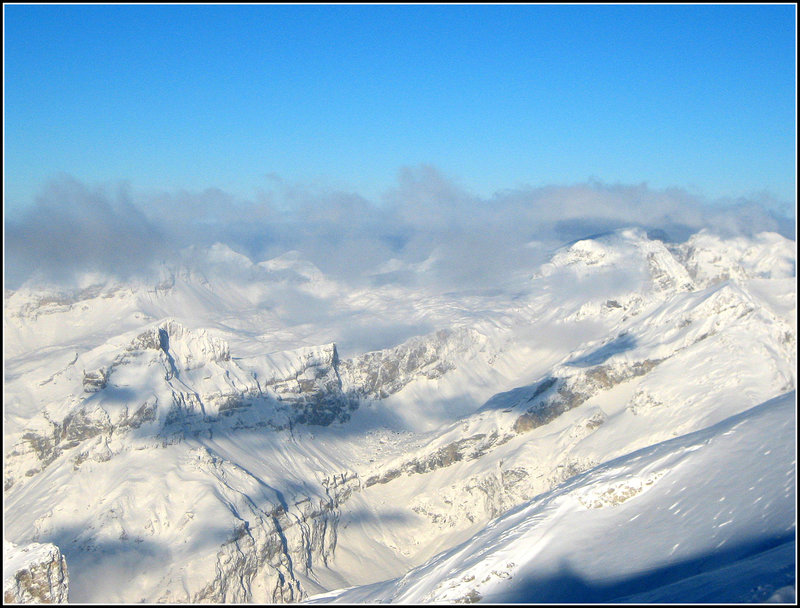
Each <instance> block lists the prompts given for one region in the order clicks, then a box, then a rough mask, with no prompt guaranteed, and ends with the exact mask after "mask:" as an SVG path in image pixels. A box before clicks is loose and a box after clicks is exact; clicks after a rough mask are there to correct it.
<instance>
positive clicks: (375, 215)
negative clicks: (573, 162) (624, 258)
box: [5, 166, 795, 289]
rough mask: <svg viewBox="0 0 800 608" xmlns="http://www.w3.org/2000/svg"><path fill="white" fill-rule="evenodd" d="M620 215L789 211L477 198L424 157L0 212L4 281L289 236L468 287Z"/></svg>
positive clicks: (742, 219)
mask: <svg viewBox="0 0 800 608" xmlns="http://www.w3.org/2000/svg"><path fill="white" fill-rule="evenodd" d="M623 226H641V227H644V228H647V229H661V230H663V231H665V232H666V234H667V235H668V236H669V237H671V238H672V239H675V240H682V239H685V238H686V237H687V236H688V235H689V234H691V233H693V232H696V231H697V230H700V229H702V228H708V229H711V230H714V231H717V232H719V233H722V234H723V235H733V234H752V233H757V232H761V231H765V230H768V231H776V232H779V233H781V234H783V235H784V236H787V237H790V238H794V232H795V228H794V220H793V219H788V218H782V217H780V216H778V215H776V214H775V213H774V212H771V211H768V210H767V207H766V206H765V205H764V201H762V200H740V201H716V202H714V203H708V202H705V201H702V200H699V199H697V198H696V197H693V196H691V195H689V194H688V193H686V192H685V191H682V190H679V189H670V190H654V189H651V188H648V187H647V186H646V185H608V184H603V183H600V182H587V183H584V184H578V185H572V186H548V187H543V188H533V187H531V188H520V189H514V190H504V191H500V192H498V193H496V194H495V195H494V196H493V197H491V198H488V199H483V198H479V197H476V196H474V195H472V194H470V193H469V192H467V191H466V190H464V189H463V188H461V187H459V186H458V185H457V184H455V183H453V182H452V181H451V180H449V179H447V178H446V177H445V176H443V175H442V174H441V173H439V172H438V171H437V170H436V169H435V168H433V167H430V166H420V167H415V168H406V169H403V170H401V171H400V173H399V175H398V179H397V184H396V185H395V186H394V187H393V188H392V189H391V190H389V191H388V192H386V193H385V195H384V196H383V197H382V199H381V200H379V201H371V200H367V199H365V198H364V197H362V196H361V195H359V194H357V193H350V192H340V191H334V190H331V189H327V188H325V187H320V186H316V185H313V184H302V183H286V182H284V181H282V180H280V179H273V180H272V182H271V189H270V190H266V191H264V192H261V193H259V195H258V196H257V197H255V199H254V200H248V201H244V200H237V199H236V198H235V197H233V196H232V195H230V194H228V193H226V192H223V191H222V190H219V189H208V190H204V191H202V192H185V191H181V192H172V193H164V194H159V195H153V194H137V193H135V192H134V191H133V190H132V189H131V188H130V187H128V186H126V185H119V186H117V187H114V188H103V187H94V186H87V185H86V184H83V183H80V182H78V181H77V180H75V179H73V178H69V177H62V178H59V179H57V180H54V181H53V182H51V183H50V184H48V185H47V186H46V187H45V188H44V189H43V191H42V193H41V194H40V196H39V197H38V198H37V200H36V203H35V205H34V206H33V207H31V208H30V209H29V210H28V211H27V212H26V213H25V214H23V215H22V216H21V217H18V218H14V219H8V218H7V219H6V222H5V271H6V287H7V288H14V287H16V286H18V285H19V284H21V283H22V282H23V281H25V280H26V279H28V278H29V277H31V276H37V277H38V278H40V279H44V280H48V281H55V282H60V283H69V282H71V281H73V280H74V279H75V278H76V277H77V276H79V275H80V274H81V273H85V272H99V273H105V274H111V275H113V276H117V277H120V278H125V277H128V276H131V275H147V274H148V273H150V272H153V271H154V270H155V268H156V267H157V266H158V264H159V263H162V262H168V263H169V262H174V261H177V260H178V259H180V255H181V253H180V252H181V251H185V250H186V248H188V247H190V246H195V247H204V246H208V245H211V244H213V243H215V242H222V243H226V244H227V245H229V246H230V247H231V248H233V249H234V250H236V251H239V252H241V253H243V254H245V255H247V256H248V257H250V258H251V259H253V260H254V261H261V260H265V259H270V258H273V257H275V256H278V255H281V254H283V253H285V252H287V251H291V250H297V251H299V252H300V253H301V254H302V255H303V256H304V257H306V258H307V259H309V260H311V261H312V262H313V263H315V264H316V265H317V266H319V267H320V268H321V269H322V270H323V272H325V273H327V274H330V275H332V276H333V277H335V278H338V279H342V280H347V281H352V282H356V283H360V284H369V282H370V281H384V282H386V281H388V282H391V281H393V280H395V281H400V282H402V281H404V280H409V277H416V278H415V279H414V280H419V279H418V276H419V275H418V274H415V273H413V272H410V271H409V269H413V268H418V267H419V266H420V265H424V264H427V265H428V266H427V267H429V268H431V272H429V273H426V276H427V277H428V278H427V280H429V281H434V282H436V284H437V285H438V286H440V287H441V288H442V289H451V288H452V289H459V288H460V289H464V288H467V287H471V286H472V287H475V288H480V287H483V286H489V285H491V284H492V282H494V281H496V280H498V278H500V279H502V276H503V275H504V273H506V272H510V271H514V270H522V269H526V268H531V265H532V264H535V263H537V262H539V261H541V259H542V256H543V255H545V254H546V252H547V251H548V249H550V248H552V247H556V246H558V245H560V244H562V243H564V242H568V241H570V240H574V239H578V238H582V237H585V236H590V235H592V234H597V233H601V232H605V231H608V230H613V229H616V228H620V227H623ZM376 273H378V274H376Z"/></svg>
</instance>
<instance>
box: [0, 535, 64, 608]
mask: <svg viewBox="0 0 800 608" xmlns="http://www.w3.org/2000/svg"><path fill="white" fill-rule="evenodd" d="M68 597H69V575H68V573H67V562H66V560H65V559H64V556H63V555H62V554H61V551H60V550H59V549H58V547H56V546H55V545H53V544H50V543H47V544H40V543H31V544H29V545H26V546H24V547H19V546H17V545H14V544H13V543H9V542H7V541H4V542H3V602H4V603H8V604H57V603H65V602H67V601H68Z"/></svg>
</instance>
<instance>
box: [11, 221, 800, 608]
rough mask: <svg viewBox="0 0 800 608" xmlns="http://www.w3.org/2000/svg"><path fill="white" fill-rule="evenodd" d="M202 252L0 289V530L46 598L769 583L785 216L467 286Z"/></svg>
mask: <svg viewBox="0 0 800 608" xmlns="http://www.w3.org/2000/svg"><path fill="white" fill-rule="evenodd" d="M207 258H208V259H207V260H206V262H205V263H206V266H207V271H206V272H205V273H202V274H201V273H199V271H197V269H196V268H195V270H192V271H188V270H170V271H165V272H166V273H167V274H166V276H165V278H164V280H162V281H160V282H159V283H158V284H157V285H155V286H147V285H137V284H135V283H131V284H127V285H122V284H119V283H113V282H109V283H106V284H98V285H94V286H91V285H90V286H83V288H82V289H80V290H77V291H73V292H64V291H62V292H55V291H52V290H49V291H48V290H45V289H42V288H39V289H34V288H32V287H26V288H23V289H20V290H18V291H17V292H13V293H10V294H6V299H5V316H4V334H5V347H6V353H7V358H6V383H5V402H6V406H5V412H4V414H5V419H4V423H5V424H4V427H5V431H4V433H5V435H4V446H5V447H4V451H5V453H4V483H5V513H4V515H5V522H6V523H5V534H6V537H7V538H8V539H9V540H12V541H14V542H15V543H17V544H18V545H20V546H26V545H28V544H30V543H52V544H53V545H56V546H57V547H59V548H60V550H61V551H62V552H63V555H64V557H65V558H66V563H67V564H68V565H69V572H70V589H69V594H70V600H72V601H79V602H84V601H87V602H106V601H108V602H138V601H146V602H156V601H161V602H199V601H214V602H281V601H283V602H297V601H302V600H304V599H306V598H308V597H309V596H314V601H327V600H336V601H370V602H372V601H401V602H408V601H424V602H428V601H444V602H450V601H464V602H469V601H479V600H484V601H500V602H503V601H510V602H517V601H523V602H525V601H576V602H583V601H607V600H612V599H619V598H627V599H626V601H627V600H628V599H630V601H655V602H658V601H766V600H769V599H773V600H781V599H785V598H787V597H789V596H790V595H791V594H793V591H792V589H793V585H794V576H793V567H794V549H793V547H794V541H793V538H794V526H795V523H794V517H795V511H794V487H795V477H794V471H795V461H794V451H793V448H792V447H791V446H792V445H793V439H792V433H794V429H795V413H794V409H793V406H794V402H795V397H794V395H795V393H794V392H793V391H794V388H795V384H796V375H795V374H796V371H795V369H796V360H797V354H796V333H797V332H796V321H795V317H796V279H795V258H796V252H795V244H794V242H792V241H788V240H786V239H783V238H782V237H780V236H778V235H774V234H762V235H759V236H758V237H756V238H753V239H743V238H738V239H728V240H724V239H720V238H718V237H716V236H714V235H711V234H709V233H700V234H698V235H695V236H694V237H692V238H691V239H689V241H687V242H686V243H683V244H675V245H669V244H665V243H663V242H662V241H659V240H651V239H649V238H647V236H646V235H645V234H644V233H643V232H642V231H639V230H622V231H617V232H615V233H611V234H608V235H605V236H601V237H596V238H593V239H587V240H584V241H578V242H577V243H573V244H571V245H568V246H565V247H563V248H562V249H560V250H558V251H556V252H555V253H554V254H553V256H552V258H551V259H550V261H549V262H548V263H546V264H544V265H543V266H541V267H540V268H538V269H532V273H531V274H528V275H525V276H521V277H519V279H518V281H517V283H515V284H513V285H506V286H505V287H504V290H503V291H500V292H490V293H486V294H484V295H480V294H479V295H476V294H474V293H469V294H462V295H459V294H458V293H447V294H442V293H437V292H432V291H430V290H423V289H421V288H419V289H417V290H414V291H411V290H409V289H408V288H402V287H400V286H398V285H384V286H381V287H377V288H371V289H364V290H361V291H359V290H358V289H352V288H350V287H348V286H346V285H341V284H338V283H337V282H336V281H333V280H332V279H329V278H327V277H325V276H324V275H323V274H322V273H321V272H320V271H319V270H318V269H316V268H315V267H313V265H311V264H310V263H308V262H306V261H304V260H302V258H301V257H299V256H298V255H292V256H282V257H281V258H279V259H277V260H271V261H268V262H263V263H261V264H253V263H251V262H250V261H249V260H247V258H244V257H243V256H240V255H239V254H235V253H234V252H232V251H230V250H229V249H227V248H225V247H224V246H222V245H217V246H215V247H214V248H212V249H211V250H210V251H209V252H208V254H207ZM418 272H426V270H425V268H424V265H423V266H421V267H420V269H418ZM296 307H309V308H310V309H312V310H316V311H319V313H320V314H319V315H318V317H319V320H318V321H315V320H312V318H309V317H307V316H306V317H302V315H301V317H302V318H299V319H298V317H297V310H296ZM323 312H324V314H322V313H323ZM357 326H361V327H365V328H372V327H374V328H378V329H380V328H384V329H385V330H386V331H387V332H388V333H387V335H389V334H391V333H393V332H394V330H392V331H389V330H388V329H386V328H389V327H400V326H402V327H405V328H406V331H408V328H409V327H430V328H432V329H436V328H439V329H438V330H435V331H430V332H429V333H424V334H423V335H419V336H417V337H413V338H411V339H409V340H407V341H405V342H402V343H400V344H398V345H396V346H389V347H388V348H384V349H382V350H377V351H371V352H366V353H364V352H360V353H359V352H357V353H355V354H352V355H349V356H346V357H343V356H341V355H340V353H339V349H337V347H336V346H335V345H334V344H332V343H331V341H330V340H331V339H334V340H335V339H337V338H336V336H337V335H339V333H345V334H346V333H347V332H348V331H351V330H352V329H353V328H354V327H357ZM287 347H288V348H287ZM781 395H782V397H781ZM770 399H772V401H769V400H770ZM767 402H768V403H767ZM762 404H763V405H762ZM7 562H8V559H7V558H6V559H4V563H7ZM790 571H791V574H790ZM4 572H5V570H4ZM730 576H735V577H736V579H737V580H739V581H740V584H738V585H727V586H725V585H722V584H721V581H723V580H725V578H726V577H730ZM4 579H6V581H8V580H9V578H8V576H6V575H5V574H4ZM53 580H55V579H53ZM64 581H66V571H64ZM354 586H355V587H354ZM343 588H351V589H349V590H348V591H345V592H342V591H334V590H337V589H343ZM564 589H568V590H569V592H566V591H563V590H564ZM560 590H561V591H560ZM314 594H317V595H314ZM565 594H566V595H565ZM54 597H55V596H54ZM792 597H793V595H792ZM17 601H25V600H17Z"/></svg>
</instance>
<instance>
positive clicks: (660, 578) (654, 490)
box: [311, 392, 797, 603]
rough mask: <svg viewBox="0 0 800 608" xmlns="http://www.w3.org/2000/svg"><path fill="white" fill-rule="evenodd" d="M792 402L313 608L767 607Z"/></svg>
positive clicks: (780, 561) (557, 495)
mask: <svg viewBox="0 0 800 608" xmlns="http://www.w3.org/2000/svg"><path fill="white" fill-rule="evenodd" d="M795 401H796V394H795V393H794V392H792V393H787V394H785V395H782V396H781V397H777V398H775V399H773V400H771V401H768V402H766V403H764V404H761V405H758V406H756V407H754V408H751V409H749V410H747V411H745V412H743V413H741V414H738V415H736V416H732V417H730V418H727V419H726V420H724V421H722V422H720V423H717V424H716V425H713V426H711V427H708V428H706V429H703V430H701V431H696V432H694V433H690V434H688V435H684V436H681V437H678V438H675V439H671V440H668V441H664V442H661V443H658V444H655V445H653V446H650V447H647V448H643V449H641V450H638V451H636V452H633V453H631V454H628V455H626V456H622V457H620V458H616V459H614V460H611V461H609V462H606V463H605V464H602V465H599V466H597V467H594V468H592V469H590V470H589V471H586V472H585V473H582V474H580V475H577V476H575V477H572V478H571V479H570V480H568V481H566V482H564V483H562V484H560V485H559V486H557V487H556V488H554V489H553V490H550V491H549V492H546V493H544V494H542V495H540V496H537V497H536V498H535V499H534V500H532V501H530V502H527V503H524V504H522V505H520V506H519V507H517V508H515V509H512V510H510V511H509V512H507V513H506V514H504V515H502V516H501V517H499V518H497V519H496V520H493V521H492V522H490V523H489V524H488V525H487V526H486V527H485V528H483V529H482V530H481V531H480V532H479V533H478V534H476V535H475V536H474V537H472V538H471V539H469V540H468V541H467V542H465V543H463V544H461V545H459V546H457V547H455V548H453V549H451V550H449V551H446V552H444V553H442V554H441V555H438V556H436V557H435V558H434V559H432V560H430V561H429V562H427V563H426V564H424V565H422V566H420V567H418V568H415V569H414V570H412V571H411V572H409V573H408V574H406V575H405V576H403V577H402V578H399V579H395V580H391V581H386V582H383V583H376V584H372V585H367V586H365V587H356V588H353V589H349V590H344V591H337V592H333V593H329V594H324V595H320V596H317V597H315V598H312V600H311V601H312V602H317V601H319V602H322V601H328V600H335V601H337V602H370V603H385V602H400V603H434V602H439V603H441V602H450V603H453V602H458V603H463V602H475V601H487V602H497V603H507V602H533V603H537V602H605V601H647V602H655V603H658V602H684V603H685V602H700V601H715V602H761V601H765V600H767V599H769V598H770V597H772V596H773V594H775V592H776V591H778V590H783V589H784V588H785V587H787V586H789V585H793V583H794V569H795V568H794V554H795V546H796V543H795V535H796V511H795V503H796V470H797V467H796V465H797V463H796V457H797V454H796V450H795V438H796V432H797V429H796V418H795ZM789 600H790V601H792V600H791V598H789Z"/></svg>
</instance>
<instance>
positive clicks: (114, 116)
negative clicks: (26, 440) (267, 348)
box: [3, 4, 796, 277]
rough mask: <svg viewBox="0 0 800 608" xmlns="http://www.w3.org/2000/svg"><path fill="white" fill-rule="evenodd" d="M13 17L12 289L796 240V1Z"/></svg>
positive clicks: (29, 8) (7, 218) (166, 10)
mask: <svg viewBox="0 0 800 608" xmlns="http://www.w3.org/2000/svg"><path fill="white" fill-rule="evenodd" d="M3 11H4V59H3V61H4V85H5V86H4V169H5V171H4V184H3V186H4V233H5V237H6V238H5V246H4V252H5V254H6V263H5V265H6V270H9V268H10V267H11V270H13V271H15V272H16V274H17V275H18V276H19V277H22V276H23V275H25V274H26V273H28V272H29V271H31V269H33V268H36V267H37V266H40V265H42V264H45V265H48V267H49V268H50V270H51V271H52V274H54V275H58V274H59V273H62V272H64V271H66V270H68V269H75V268H77V267H78V266H80V265H83V266H96V267H105V268H114V269H116V270H119V271H121V270H124V269H126V268H131V269H133V268H136V267H138V266H140V265H142V264H144V263H145V262H146V263H149V262H151V261H153V260H154V259H156V258H157V257H159V256H163V255H166V254H167V252H166V249H167V248H171V249H172V250H175V249H177V248H180V247H186V246H189V245H198V244H209V243H211V242H214V240H220V241H223V242H226V243H228V244H230V245H231V246H234V247H235V248H236V249H237V251H242V252H244V253H246V254H247V255H251V256H254V257H256V258H258V259H266V257H265V256H268V255H278V254H280V253H282V252H284V251H286V250H289V249H292V248H301V245H302V247H304V248H305V252H306V253H308V255H310V256H311V257H312V258H313V259H314V260H315V261H318V262H319V263H320V264H322V265H325V264H326V263H327V264H328V265H332V264H334V262H337V263H340V264H348V265H353V264H354V261H353V260H359V261H361V262H362V263H363V264H362V266H363V265H364V264H367V262H371V263H374V264H379V263H380V262H381V260H383V261H386V260H389V259H391V258H392V257H398V256H399V257H402V258H403V259H404V260H406V261H407V262H408V263H419V262H421V261H422V260H424V259H426V257H427V256H429V255H431V252H433V251H434V250H436V249H437V247H438V248H439V250H440V252H441V249H442V247H444V248H445V249H447V248H448V247H450V248H451V249H452V252H451V253H452V255H453V256H455V257H457V256H466V257H470V258H473V259H474V260H475V261H476V263H477V262H482V261H483V259H484V254H486V253H489V252H491V253H492V255H491V256H490V257H491V258H492V259H496V256H495V255H494V252H495V251H496V250H497V248H498V247H502V245H503V244H504V243H505V242H506V241H507V239H508V238H509V235H513V238H512V239H511V240H512V241H513V243H514V244H515V245H518V246H522V245H524V244H525V243H526V242H528V241H530V240H531V239H538V238H540V237H541V236H542V234H543V231H544V230H550V231H551V234H554V235H557V236H558V237H559V238H574V237H576V236H580V233H581V231H584V232H587V233H591V232H596V231H598V230H600V229H606V228H608V229H613V228H615V227H619V226H621V225H625V224H636V225H641V226H645V227H654V226H656V224H658V222H661V224H660V225H659V226H660V227H664V226H666V227H670V226H671V227H673V228H675V229H676V234H677V233H680V232H685V231H686V230H687V229H694V230H696V229H700V228H702V227H704V226H709V225H711V224H715V225H716V226H717V227H721V228H722V229H724V230H728V231H729V232H731V231H732V232H736V231H740V230H745V231H746V230H750V231H754V230H758V229H769V230H778V231H780V232H782V233H783V234H785V235H787V236H791V235H792V234H793V233H794V231H795V230H794V221H795V220H794V217H795V207H794V201H795V199H796V170H795V166H796V64H795V54H796V53H795V48H796V9H795V7H794V5H766V6H763V5H752V6H743V5H719V6H714V5H672V6H660V5H652V6H649V5H635V6H629V5H571V6H560V5H559V6H548V5H506V6H495V5H456V6H453V5H438V6H428V5H382V6H371V5H368V6H367V5H365V6H360V5H351V6H345V5H314V6H303V5H284V6H277V5H239V6H222V5H192V6H187V5H146V6H139V5H105V6H97V5H62V6H58V5H45V6H37V5H8V4H6V5H4V7H3ZM775 214H778V215H782V216H786V217H788V218H789V220H790V224H791V225H787V224H786V223H785V222H783V223H781V221H779V220H775V218H774V217H773V216H774V215H775ZM487 227H488V230H486V233H487V234H488V233H491V234H492V235H493V236H492V237H491V238H489V237H488V236H487V237H486V238H485V239H484V240H483V241H480V239H481V238H484V237H482V236H481V234H483V232H482V231H483V230H484V229H486V228H487ZM447 235H449V236H447ZM453 235H461V237H455V236H453ZM457 238H460V239H461V241H459V242H457V240H456V239H457ZM478 241H480V242H478ZM465 243H467V244H465ZM334 249H335V250H336V252H338V253H336V254H335V253H332V251H333V250H334ZM455 257H454V259H455ZM355 266H356V268H362V266H359V264H355ZM472 270H474V268H473V269H471V270H470V269H466V270H465V276H466V275H467V274H469V272H471V271H472ZM468 271H469V272H468ZM67 274H69V273H67Z"/></svg>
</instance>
